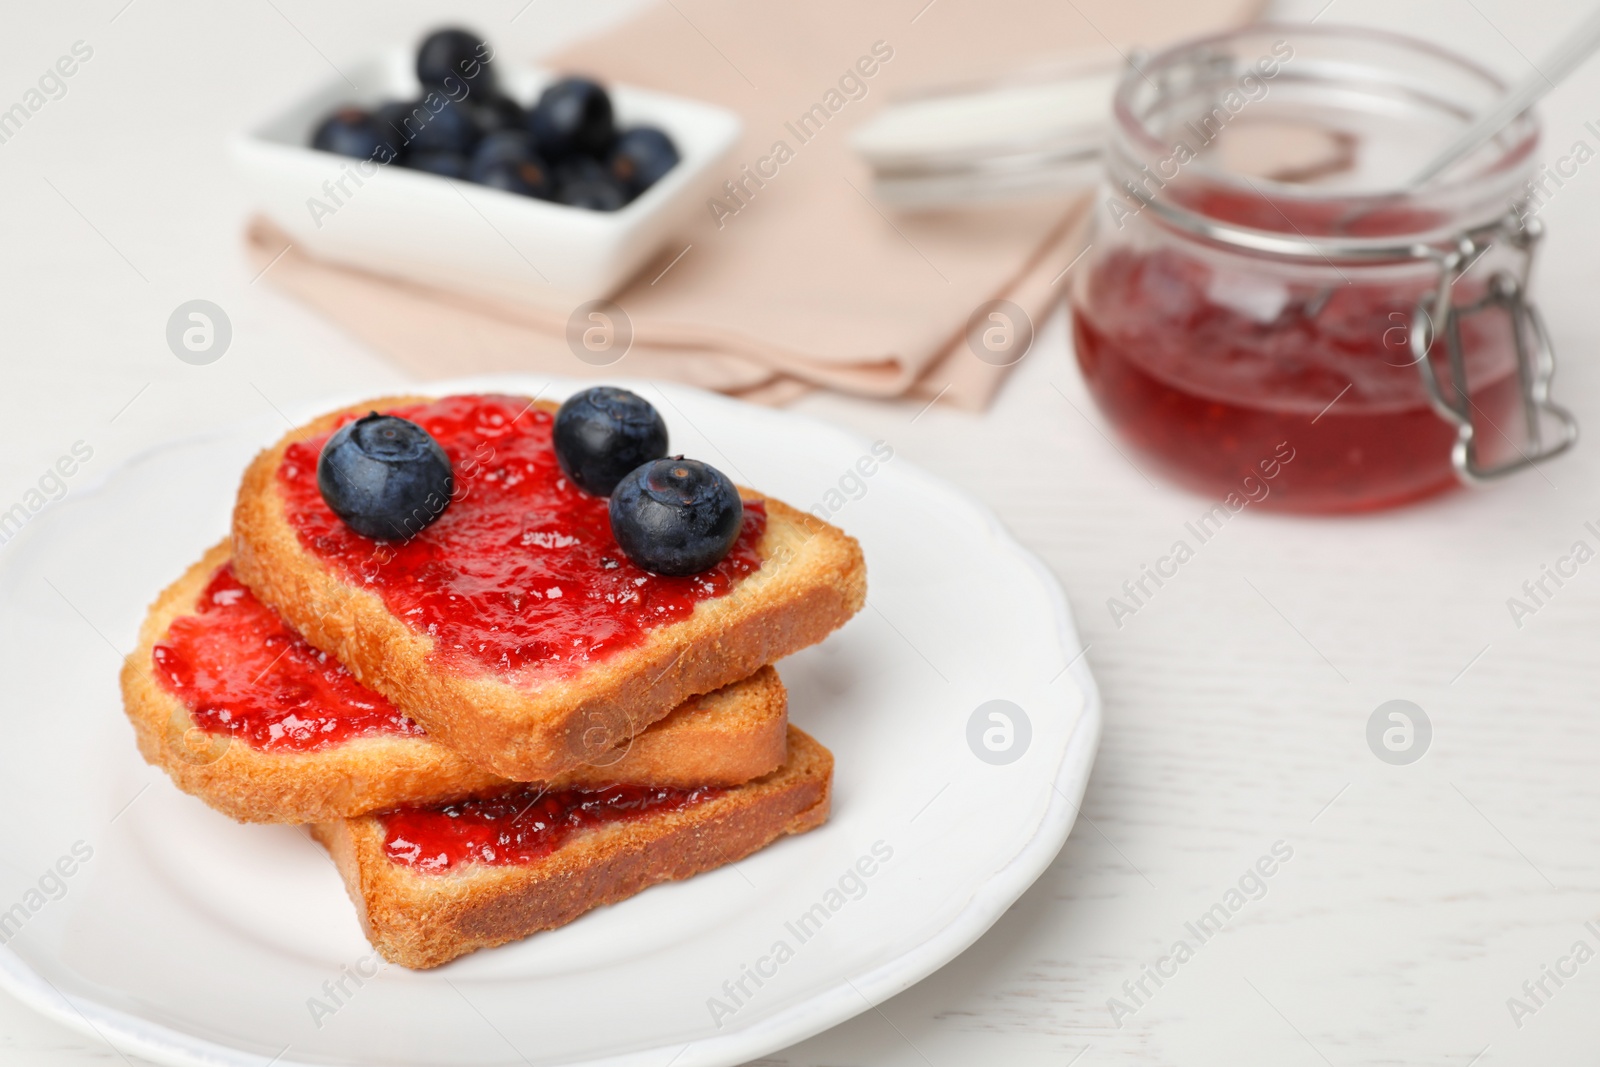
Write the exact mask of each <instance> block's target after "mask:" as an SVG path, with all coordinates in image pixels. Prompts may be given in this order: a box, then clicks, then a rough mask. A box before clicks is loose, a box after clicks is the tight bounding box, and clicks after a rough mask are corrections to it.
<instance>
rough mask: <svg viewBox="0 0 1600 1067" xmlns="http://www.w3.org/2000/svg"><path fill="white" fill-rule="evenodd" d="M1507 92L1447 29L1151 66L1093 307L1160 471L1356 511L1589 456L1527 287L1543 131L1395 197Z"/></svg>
mask: <svg viewBox="0 0 1600 1067" xmlns="http://www.w3.org/2000/svg"><path fill="white" fill-rule="evenodd" d="M1504 88H1505V87H1504V85H1503V84H1502V83H1501V82H1500V81H1499V80H1498V79H1497V78H1495V77H1494V76H1493V75H1491V74H1489V73H1488V72H1487V71H1484V70H1482V69H1480V68H1479V67H1477V66H1475V65H1474V64H1472V63H1470V62H1468V61H1467V60H1464V59H1461V58H1459V57H1457V56H1454V55H1451V54H1449V53H1446V52H1444V51H1441V50H1440V49H1437V48H1435V47H1433V46H1431V45H1429V44H1426V43H1424V42H1421V41H1414V40H1410V39H1408V38H1403V37H1398V36H1394V35H1390V34H1386V33H1380V32H1375V31H1368V30H1361V29H1354V28H1334V27H1318V26H1271V25H1267V26H1254V27H1250V28H1248V29H1244V30H1240V31H1236V32H1232V33H1228V34H1223V35H1219V36H1215V37H1209V38H1205V39H1201V40H1197V41H1192V42H1189V43H1186V44H1182V45H1179V46H1177V47H1175V48H1173V49H1171V50H1169V51H1167V52H1164V53H1162V54H1160V55H1158V56H1156V57H1154V58H1152V59H1150V60H1148V61H1146V62H1144V63H1142V64H1138V65H1137V66H1135V67H1133V68H1131V69H1129V71H1128V72H1127V73H1126V75H1125V76H1124V77H1123V79H1122V81H1121V84H1120V85H1119V87H1118V90H1117V93H1116V98H1115V105H1114V112H1113V118H1112V129H1111V134H1110V143H1109V145H1108V149H1107V162H1106V167H1107V179H1108V180H1107V185H1106V189H1105V190H1104V192H1103V194H1102V195H1101V196H1100V198H1099V200H1098V201H1097V204H1096V208H1095V211H1096V215H1095V222H1094V226H1093V232H1092V234H1091V239H1090V240H1091V243H1090V246H1089V249H1088V251H1087V252H1086V253H1085V256H1084V259H1083V261H1082V262H1081V263H1080V264H1079V265H1078V267H1076V268H1075V269H1074V279H1073V287H1072V295H1071V302H1072V321H1073V334H1074V340H1075V344H1076V349H1077V357H1078V363H1079V366H1080V367H1081V369H1082V371H1083V375H1084V377H1085V379H1086V381H1087V382H1088V386H1089V389H1090V391H1091V392H1092V393H1093V395H1094V397H1095V399H1096V401H1097V402H1098V404H1099V405H1100V407H1101V409H1102V410H1103V411H1104V412H1105V414H1106V416H1107V417H1108V419H1109V420H1110V421H1111V422H1112V423H1113V424H1115V426H1116V427H1117V428H1118V429H1119V430H1120V432H1121V434H1122V435H1123V436H1124V437H1125V438H1126V439H1127V440H1128V441H1130V442H1131V443H1132V444H1133V445H1134V446H1135V448H1136V450H1137V451H1138V452H1139V453H1140V454H1141V455H1142V456H1143V457H1144V461H1145V462H1144V464H1141V465H1150V466H1154V467H1155V468H1156V469H1158V470H1160V471H1161V472H1163V473H1164V474H1165V475H1167V476H1168V477H1170V478H1172V479H1174V480H1176V481H1178V482H1180V483H1182V484H1184V485H1187V486H1189V487H1191V488H1193V489H1196V490H1198V491H1200V492H1203V493H1206V494H1208V495H1214V496H1219V497H1220V496H1223V495H1225V494H1229V493H1234V494H1239V495H1240V496H1241V497H1248V498H1249V499H1252V500H1257V499H1259V502H1261V503H1263V504H1265V505H1266V506H1269V507H1272V506H1276V507H1282V508H1288V509H1296V510H1305V511H1357V510H1363V509H1369V508H1380V507H1387V506H1390V505H1394V504H1399V503H1403V502H1405V501H1408V500H1413V499H1416V498H1418V497H1422V496H1426V495H1428V494H1431V493H1434V492H1437V491H1439V490H1441V489H1444V488H1447V487H1449V486H1452V485H1456V484H1459V483H1461V482H1467V483H1480V482H1484V481H1488V480H1491V479H1493V478H1496V477H1499V476H1501V475H1503V474H1507V473H1510V472H1511V471H1514V470H1518V469H1521V468H1523V467H1525V466H1527V465H1528V464H1530V463H1533V462H1537V461H1539V460H1541V459H1544V458H1546V457H1548V456H1550V455H1554V454H1555V453H1557V452H1560V451H1562V450H1564V449H1565V448H1567V447H1568V446H1570V444H1571V443H1572V441H1573V440H1574V439H1575V436H1576V426H1575V424H1574V423H1573V421H1572V419H1571V416H1570V415H1568V414H1567V413H1566V412H1565V411H1564V410H1562V409H1560V408H1559V407H1557V406H1556V405H1554V404H1553V403H1551V402H1550V400H1549V397H1548V388H1549V380H1550V375H1551V372H1552V370H1553V366H1552V359H1551V355H1550V351H1549V346H1548V343H1547V342H1546V339H1545V335H1544V330H1543V327H1542V324H1541V323H1540V321H1539V318H1538V315H1537V313H1536V311H1534V309H1533V308H1532V307H1531V306H1530V305H1529V304H1528V303H1527V302H1526V301H1525V300H1524V299H1523V293H1524V289H1525V286H1526V283H1527V278H1528V267H1529V265H1530V262H1531V259H1532V255H1533V250H1534V247H1535V244H1536V241H1537V237H1538V232H1539V231H1538V225H1537V222H1536V220H1534V219H1532V218H1531V217H1530V215H1529V212H1528V209H1527V206H1526V204H1527V192H1528V188H1529V186H1528V179H1529V176H1530V174H1531V173H1532V170H1533V166H1534V151H1535V149H1536V147H1537V145H1538V141H1539V130H1538V125H1537V123H1536V121H1535V120H1534V119H1533V117H1532V116H1531V115H1529V114H1526V113H1525V114H1523V115H1522V116H1521V117H1519V118H1518V119H1517V120H1516V121H1514V122H1513V123H1512V124H1511V125H1510V126H1508V127H1507V128H1506V129H1505V130H1503V131H1502V132H1501V133H1500V135H1499V136H1498V137H1497V138H1496V139H1495V140H1493V141H1492V142H1490V143H1489V144H1488V145H1486V146H1484V147H1483V148H1482V149H1480V150H1479V151H1477V152H1475V153H1474V154H1473V155H1471V156H1469V157H1467V158H1466V159H1464V160H1462V161H1461V162H1460V163H1458V164H1457V165H1456V166H1454V167H1452V168H1451V169H1450V170H1449V171H1447V172H1446V173H1445V174H1444V175H1443V176H1441V177H1440V178H1439V179H1437V180H1436V181H1434V182H1432V183H1430V184H1428V185H1426V186H1424V187H1423V188H1422V189H1420V190H1411V191H1404V192H1401V191H1397V190H1402V189H1404V188H1405V186H1406V182H1407V179H1408V178H1409V177H1410V176H1411V175H1412V174H1414V173H1415V172H1416V171H1418V170H1419V169H1420V168H1421V167H1422V165H1423V164H1424V163H1425V162H1426V161H1427V160H1428V159H1429V158H1430V157H1431V156H1432V155H1434V154H1435V152H1436V151H1437V150H1438V149H1439V148H1441V147H1443V145H1444V144H1445V143H1446V142H1448V141H1449V140H1450V139H1451V138H1453V137H1454V136H1455V135H1457V134H1458V133H1459V132H1460V131H1461V130H1462V129H1463V128H1464V127H1465V126H1466V125H1467V124H1468V123H1470V121H1471V120H1472V118H1473V117H1474V116H1475V115H1476V114H1478V113H1479V112H1481V111H1483V110H1484V109H1486V108H1487V107H1488V106H1489V105H1490V104H1491V103H1493V102H1494V100H1495V99H1496V98H1497V97H1498V96H1499V95H1500V94H1501V93H1502V92H1503V91H1504ZM1247 479H1248V481H1247ZM1257 487H1259V488H1257Z"/></svg>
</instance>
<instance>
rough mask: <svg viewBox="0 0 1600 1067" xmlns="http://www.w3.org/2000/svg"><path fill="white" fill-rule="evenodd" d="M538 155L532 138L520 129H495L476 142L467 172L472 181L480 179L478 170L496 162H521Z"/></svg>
mask: <svg viewBox="0 0 1600 1067" xmlns="http://www.w3.org/2000/svg"><path fill="white" fill-rule="evenodd" d="M537 158H538V155H537V154H536V153H535V152H534V150H533V139H532V138H530V137H529V136H528V135H527V133H525V132H524V131H522V130H495V131H494V132H493V133H491V134H489V135H488V136H487V137H485V138H484V139H483V140H481V141H479V142H478V147H477V148H474V149H473V150H472V165H471V167H470V168H469V169H468V174H469V176H471V178H472V180H473V181H475V182H476V181H482V180H483V179H482V178H479V177H478V176H477V175H478V172H479V171H482V170H485V169H487V168H489V167H492V166H494V165H495V164H496V163H521V162H524V161H526V160H530V159H537Z"/></svg>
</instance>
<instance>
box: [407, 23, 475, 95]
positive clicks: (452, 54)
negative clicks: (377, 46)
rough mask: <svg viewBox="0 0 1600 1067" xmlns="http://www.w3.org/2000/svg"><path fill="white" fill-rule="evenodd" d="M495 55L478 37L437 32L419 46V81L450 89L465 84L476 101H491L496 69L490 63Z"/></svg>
mask: <svg viewBox="0 0 1600 1067" xmlns="http://www.w3.org/2000/svg"><path fill="white" fill-rule="evenodd" d="M493 54H494V53H493V51H492V50H491V49H490V48H489V46H488V45H487V44H485V43H484V41H483V38H481V37H479V36H477V35H476V34H472V33H468V32H467V31H466V30H457V29H445V30H435V31H434V32H433V33H430V34H428V36H427V37H426V38H424V39H423V42H422V44H421V45H419V46H418V47H417V80H418V81H419V82H421V83H422V84H423V86H425V87H431V86H438V87H441V88H444V89H448V90H454V89H455V87H456V86H457V85H465V86H466V87H467V90H468V92H469V93H470V94H471V95H472V97H473V98H474V99H478V100H483V99H487V98H488V97H489V96H491V95H493V93H494V68H493V66H492V65H491V64H490V62H489V57H490V56H492V55H493ZM450 95H452V96H454V95H456V94H455V92H453V91H452V92H451V93H450Z"/></svg>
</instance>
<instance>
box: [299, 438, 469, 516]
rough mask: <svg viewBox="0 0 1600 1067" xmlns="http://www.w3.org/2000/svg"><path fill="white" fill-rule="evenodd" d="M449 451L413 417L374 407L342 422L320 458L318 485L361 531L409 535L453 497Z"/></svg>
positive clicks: (336, 509)
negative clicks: (415, 421)
mask: <svg viewBox="0 0 1600 1067" xmlns="http://www.w3.org/2000/svg"><path fill="white" fill-rule="evenodd" d="M454 487H455V479H454V477H453V476H452V475H451V473H450V457H449V456H447V455H445V451H444V449H443V448H440V447H439V442H437V441H435V440H434V439H433V437H432V436H431V435H430V434H429V433H428V431H427V430H424V429H423V428H422V427H421V426H418V425H417V424H416V423H414V422H410V421H408V420H406V419H401V418H397V417H395V416H393V415H379V414H378V413H377V412H376V411H374V412H372V413H371V414H370V415H367V416H365V417H363V418H360V419H357V420H356V421H355V422H352V423H349V424H347V425H346V426H344V427H342V428H341V429H340V430H339V431H338V432H337V433H335V434H334V435H333V436H332V437H330V438H328V443H327V444H326V445H324V446H323V447H322V455H321V456H319V457H318V459H317V488H318V489H320V490H322V499H323V500H324V501H325V502H326V503H327V505H328V507H330V508H332V509H333V513H334V514H335V515H337V516H339V518H341V519H343V520H344V521H345V523H346V525H348V526H349V527H350V528H351V529H352V530H354V531H355V532H356V533H358V534H361V535H362V536H363V537H371V538H374V539H375V540H382V541H405V540H407V539H409V538H411V537H414V536H416V534H417V533H419V532H420V531H421V530H422V528H423V527H424V526H427V525H428V524H429V523H431V522H432V521H433V520H434V519H437V518H438V517H439V516H440V514H442V513H443V512H444V509H445V507H446V506H447V505H448V504H449V503H450V494H451V493H452V492H453V491H454Z"/></svg>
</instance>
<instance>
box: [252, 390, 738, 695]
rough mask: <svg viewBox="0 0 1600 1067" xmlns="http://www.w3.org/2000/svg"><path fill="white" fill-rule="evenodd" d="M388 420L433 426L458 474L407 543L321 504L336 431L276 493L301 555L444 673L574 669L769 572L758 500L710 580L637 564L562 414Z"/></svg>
mask: <svg viewBox="0 0 1600 1067" xmlns="http://www.w3.org/2000/svg"><path fill="white" fill-rule="evenodd" d="M388 414H392V415H398V416H401V417H402V418H406V419H410V420H411V421H413V422H416V423H418V424H420V425H421V426H422V427H424V428H425V429H426V430H427V431H428V432H429V433H430V434H432V435H433V437H434V439H435V440H436V441H438V442H439V444H440V445H441V446H443V448H444V450H445V452H446V453H448V454H449V456H450V462H451V465H452V467H453V468H454V471H455V480H456V491H455V496H454V498H453V499H452V501H451V503H450V505H449V506H448V507H446V508H445V509H444V511H443V513H442V514H440V516H439V518H438V519H437V520H435V521H434V522H433V523H432V524H431V525H429V526H427V527H426V528H425V529H423V530H422V531H421V533H419V534H418V535H417V536H415V537H413V538H412V539H411V540H409V541H406V542H404V543H393V542H382V541H373V540H371V539H369V538H366V537H363V536H361V535H360V534H358V533H356V532H355V531H353V530H351V529H350V528H349V527H348V526H346V525H345V524H344V523H343V522H342V521H340V519H339V518H338V517H337V516H336V515H334V513H333V512H332V511H331V510H329V508H328V506H327V504H325V503H324V502H323V500H322V495H321V493H320V492H319V491H318V489H317V456H318V453H319V452H320V450H321V448H322V446H323V444H324V443H326V441H327V439H328V437H330V436H332V434H331V432H330V433H329V434H325V435H323V436H321V437H317V438H313V439H311V440H307V441H304V442H300V443H297V444H294V445H291V446H290V447H289V449H288V451H287V452H286V454H285V456H284V461H283V464H282V466H281V467H280V468H279V475H278V477H279V485H280V487H281V488H282V491H283V494H284V498H285V502H286V504H287V512H288V518H289V523H290V525H291V526H293V527H294V530H295V532H296V534H297V535H298V536H299V539H300V543H301V545H303V546H304V547H305V548H306V550H307V551H309V552H311V553H313V554H314V555H316V556H317V557H318V558H320V559H322V560H325V561H326V562H328V563H329V564H330V565H332V567H333V568H334V569H335V570H336V571H337V572H338V573H340V574H341V575H343V576H344V578H345V579H346V580H348V581H350V582H352V583H355V584H359V585H364V586H365V587H366V588H368V589H370V590H372V591H373V592H374V593H376V594H377V595H378V596H379V597H381V598H382V599H383V602H384V603H385V604H386V605H387V606H388V608H389V610H390V611H392V612H393V613H394V614H395V615H396V616H397V617H399V618H401V619H405V620H406V621H407V622H408V623H410V625H411V626H413V627H415V628H416V629H417V630H419V631H421V632H423V633H426V634H428V635H430V636H431V637H433V638H434V640H435V642H436V644H435V652H434V654H435V656H436V657H438V658H439V660H440V662H441V663H443V664H445V665H447V666H451V667H457V668H461V667H466V668H472V667H477V668H486V669H488V670H492V671H495V672H498V673H501V674H516V675H523V674H527V673H531V672H535V671H537V672H541V673H556V674H564V673H569V672H571V671H574V670H577V669H578V668H580V667H582V666H583V665H584V664H587V663H591V662H594V661H597V660H600V659H603V658H605V657H606V656H608V655H610V654H611V653H614V652H617V651H619V650H621V649H625V648H629V647H631V646H634V645H637V644H639V643H640V642H641V641H642V640H643V639H644V637H645V635H646V634H647V633H648V632H649V631H650V630H651V629H653V628H654V627H657V626H662V625H664V624H666V623H670V622H674V621H677V620H679V619H682V618H684V617H686V616H688V615H689V614H690V613H691V612H692V611H694V608H695V605H696V604H698V603H700V602H701V601H704V600H709V599H712V598H714V597H719V596H722V595H723V594H724V593H726V592H728V590H729V589H730V588H731V587H732V586H733V583H734V582H736V581H738V580H739V579H740V578H742V577H744V576H745V575H748V574H750V573H752V572H753V571H755V570H757V569H758V568H759V567H760V566H761V557H760V554H759V552H758V551H757V545H758V544H759V542H760V540H761V535H762V533H763V532H764V531H765V530H766V515H767V513H766V506H765V504H764V503H762V502H759V501H757V502H749V501H747V502H746V503H745V506H744V527H743V529H741V530H740V532H739V539H738V540H737V541H736V542H735V543H734V546H733V549H732V551H730V552H729V553H728V555H727V556H726V557H725V558H724V559H723V560H722V562H721V563H719V564H717V565H716V566H715V567H713V568H712V569H711V570H709V571H705V572H703V573H701V574H697V575H693V576H692V577H688V578H669V577H663V576H661V575H656V574H651V573H650V572H648V571H645V570H643V569H641V568H639V567H637V566H635V565H634V564H633V563H631V562H629V561H628V559H627V557H626V556H624V555H623V554H622V550H621V549H620V548H618V547H617V543H616V541H615V539H614V538H612V536H611V521H610V517H609V514H608V511H607V501H606V500H605V499H604V498H601V497H595V496H590V495H588V494H587V493H584V492H583V491H582V490H580V489H578V488H577V487H576V486H574V485H572V484H571V483H570V482H568V481H567V479H566V477H565V476H564V475H563V474H562V473H561V468H560V466H559V465H558V464H557V462H556V456H555V451H554V449H553V448H552V447H551V444H550V433H551V427H552V423H553V417H552V416H551V414H550V413H549V412H546V411H544V410H542V409H539V408H535V407H532V406H531V405H530V404H529V402H528V401H527V400H525V399H520V398H517V397H509V396H453V397H446V398H445V399H443V400H437V401H433V402H430V403H427V404H419V405H412V406H408V407H401V408H396V409H394V410H392V411H390V412H388ZM350 418H351V419H353V418H355V416H351V417H350ZM347 421H348V420H347Z"/></svg>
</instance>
